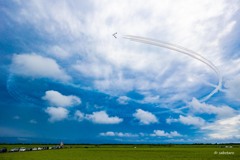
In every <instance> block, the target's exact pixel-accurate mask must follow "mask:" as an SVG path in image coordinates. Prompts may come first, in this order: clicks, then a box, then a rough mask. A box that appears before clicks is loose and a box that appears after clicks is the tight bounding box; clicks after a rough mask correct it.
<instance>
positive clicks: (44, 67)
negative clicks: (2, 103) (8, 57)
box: [11, 54, 71, 81]
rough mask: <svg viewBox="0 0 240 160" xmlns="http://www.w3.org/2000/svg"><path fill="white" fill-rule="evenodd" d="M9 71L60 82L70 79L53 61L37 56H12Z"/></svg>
mask: <svg viewBox="0 0 240 160" xmlns="http://www.w3.org/2000/svg"><path fill="white" fill-rule="evenodd" d="M11 71H12V72H13V73H15V74H18V75H22V76H29V77H34V78H50V79H55V80H60V81H68V80H70V79H71V77H70V76H69V75H67V74H66V73H65V71H64V70H63V69H62V68H61V67H60V66H59V65H58V64H57V62H56V61H55V60H54V59H51V58H48V57H44V56H41V55H37V54H15V55H13V57H12V65H11Z"/></svg>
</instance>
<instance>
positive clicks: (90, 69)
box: [73, 62, 112, 79]
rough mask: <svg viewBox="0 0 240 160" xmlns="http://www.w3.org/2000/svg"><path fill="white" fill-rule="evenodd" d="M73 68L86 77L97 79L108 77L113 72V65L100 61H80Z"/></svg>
mask: <svg viewBox="0 0 240 160" xmlns="http://www.w3.org/2000/svg"><path fill="white" fill-rule="evenodd" d="M73 68H74V69H75V70H76V71H78V72H79V73H81V74H82V75H84V76H86V77H90V78H96V79H100V78H106V77H109V76H111V74H112V67H111V66H110V65H106V64H102V63H100V62H95V63H94V62H78V63H77V64H75V65H73Z"/></svg>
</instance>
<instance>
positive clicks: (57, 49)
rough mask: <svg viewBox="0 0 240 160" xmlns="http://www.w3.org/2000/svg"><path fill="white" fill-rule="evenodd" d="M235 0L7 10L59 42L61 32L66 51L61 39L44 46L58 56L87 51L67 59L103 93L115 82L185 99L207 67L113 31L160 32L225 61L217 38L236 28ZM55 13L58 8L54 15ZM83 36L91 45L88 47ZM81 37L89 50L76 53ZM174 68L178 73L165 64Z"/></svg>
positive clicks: (32, 6)
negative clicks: (125, 37)
mask: <svg viewBox="0 0 240 160" xmlns="http://www.w3.org/2000/svg"><path fill="white" fill-rule="evenodd" d="M173 3H174V5H173ZM237 4H238V1H235V0H233V1H231V3H228V1H225V0H220V1H218V3H217V4H216V3H215V2H211V1H208V0H197V2H192V1H185V0H179V1H177V2H172V3H171V2H170V3H169V2H168V1H167V0H163V1H161V3H159V1H157V0H150V1H148V3H146V2H145V1H131V2H129V1H127V0H122V1H103V2H102V1H101V2H97V1H88V2H82V1H81V2H74V4H73V2H65V1H61V2H59V3H58V4H55V3H54V5H53V2H46V1H40V2H39V1H31V2H29V3H28V4H24V3H19V4H18V5H19V7H20V8H19V10H16V11H15V12H13V13H9V15H12V18H13V19H15V20H16V21H17V22H18V23H20V24H26V25H31V26H33V27H34V28H35V29H37V31H39V32H40V33H42V35H44V36H45V37H46V38H51V39H52V37H54V38H55V39H56V40H58V41H59V39H62V37H64V39H66V42H68V46H70V47H69V48H71V49H70V51H69V52H67V51H65V49H64V48H65V47H64V46H66V44H65V43H64V45H63V44H59V45H53V47H52V48H51V47H50V48H49V52H52V53H53V54H55V55H56V56H57V57H62V58H64V57H68V56H69V54H73V53H74V54H76V52H77V53H78V54H79V55H80V56H81V57H84V59H81V60H79V59H78V60H77V62H76V63H75V64H74V63H72V62H71V64H73V65H72V66H74V67H75V69H76V70H77V71H78V72H80V73H81V74H83V75H85V76H88V77H91V78H93V80H92V81H91V82H92V83H90V84H94V85H93V86H91V87H93V88H94V89H98V90H101V91H103V92H107V93H109V90H111V89H112V88H113V87H114V88H117V89H116V90H118V89H122V91H123V92H128V91H131V90H133V89H136V90H142V89H144V90H151V89H154V90H155V91H156V92H158V93H159V94H164V95H166V94H165V93H164V92H167V93H169V92H171V91H175V92H176V93H174V94H176V95H177V94H179V93H186V96H187V98H188V97H190V98H191V91H192V90H193V89H195V88H197V87H198V86H199V85H201V84H202V81H201V80H202V79H203V80H206V79H207V76H209V75H208V74H209V73H210V74H212V72H209V70H208V69H206V67H202V65H201V64H199V63H195V62H196V61H191V60H190V59H188V58H186V57H184V56H181V55H179V56H177V58H176V54H165V53H166V52H167V51H162V50H161V49H159V50H158V51H154V50H151V51H149V50H148V51H146V50H145V49H146V48H144V47H143V46H145V45H138V44H135V43H134V44H133V43H130V42H128V41H124V40H122V39H121V38H118V39H117V40H116V39H114V38H113V37H112V36H111V35H112V33H114V32H116V31H117V32H118V34H133V35H143V36H147V37H152V38H154V37H155V38H157V39H159V37H161V39H162V40H164V41H169V42H173V43H179V44H181V45H183V46H185V47H188V46H191V49H193V50H196V51H199V52H202V55H203V56H205V57H206V58H208V59H210V60H214V64H215V63H217V65H219V64H221V63H223V62H222V61H225V60H224V59H222V58H221V57H222V46H221V42H222V41H223V40H224V37H226V36H228V35H229V34H232V32H233V29H234V25H235V23H236V20H234V18H233V16H234V14H236V13H237V10H238V8H239V5H237ZM75 6H78V7H75ZM79 8H80V9H79ZM206 10H207V12H206ZM55 13H59V14H58V15H57V16H56V14H55ZM76 13H77V14H76ZM14 14H16V15H18V16H16V15H14ZM132 17H134V18H132ZM166 17H167V18H166ZM186 17H187V18H186ZM147 24H151V25H147ZM120 26H121V27H120ZM192 26H195V27H192ZM213 26H218V27H213ZM156 28H157V29H156ZM99 30H101V32H99ZM209 31H211V32H209ZM48 35H51V37H48ZM82 35H84V38H82V37H83V36H82ZM106 35H109V36H106ZM109 37H111V38H109ZM88 40H89V41H91V43H92V44H93V45H91V46H89V41H88ZM58 41H57V42H58ZM79 42H80V43H81V44H82V45H81V46H88V47H89V48H87V49H86V47H85V49H86V50H84V52H81V51H82V50H81V48H80V47H79V46H80V45H79ZM119 42H120V43H119ZM84 44H88V45H84ZM134 46H135V47H134ZM141 47H142V48H143V49H142V48H141ZM137 48H141V49H140V50H138V49H137ZM89 50H90V51H89ZM89 52H91V54H89ZM159 52H161V53H162V54H159ZM85 54H86V56H85ZM89 62H92V63H89ZM172 62H174V63H172ZM173 64H181V65H173ZM171 66H172V67H173V70H176V71H175V72H172V71H171V70H169V68H170V67H171ZM171 73H172V74H171ZM119 74H123V75H122V76H119ZM129 75H130V76H129ZM142 75H144V76H143V78H142V80H141V81H139V80H138V79H139V77H142ZM169 75H171V76H169ZM95 78H96V79H97V80H96V79H95ZM99 78H101V80H99ZM143 82H144V83H143ZM159 82H160V83H159ZM180 82H181V83H180ZM88 84H89V83H88ZM175 84H178V85H177V86H176V85H175ZM111 93H114V91H113V92H111ZM119 94H122V92H120V93H119ZM118 96H119V95H118ZM160 96H161V95H160ZM152 98H153V97H152ZM155 98H157V97H155ZM185 98H186V97H185ZM152 100H153V99H152Z"/></svg>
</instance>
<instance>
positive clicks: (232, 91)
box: [224, 67, 240, 101]
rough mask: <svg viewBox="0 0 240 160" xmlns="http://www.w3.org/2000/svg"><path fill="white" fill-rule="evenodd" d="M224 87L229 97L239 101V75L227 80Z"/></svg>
mask: <svg viewBox="0 0 240 160" xmlns="http://www.w3.org/2000/svg"><path fill="white" fill-rule="evenodd" d="M234 68H235V67H234ZM237 68H239V67H237ZM224 87H226V95H227V97H228V98H229V99H231V100H234V101H240V92H239V91H240V75H236V76H235V77H233V78H232V79H229V80H227V81H226V83H225V85H224Z"/></svg>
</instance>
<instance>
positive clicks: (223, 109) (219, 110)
mask: <svg viewBox="0 0 240 160" xmlns="http://www.w3.org/2000/svg"><path fill="white" fill-rule="evenodd" d="M189 108H190V111H191V112H193V113H200V114H201V113H207V114H216V115H217V116H219V117H231V116H234V115H236V114H237V111H236V110H234V109H233V108H231V107H229V106H220V107H216V106H214V105H210V104H206V103H204V102H203V103H201V102H199V101H198V100H197V99H196V98H193V99H192V101H191V102H189Z"/></svg>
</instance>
